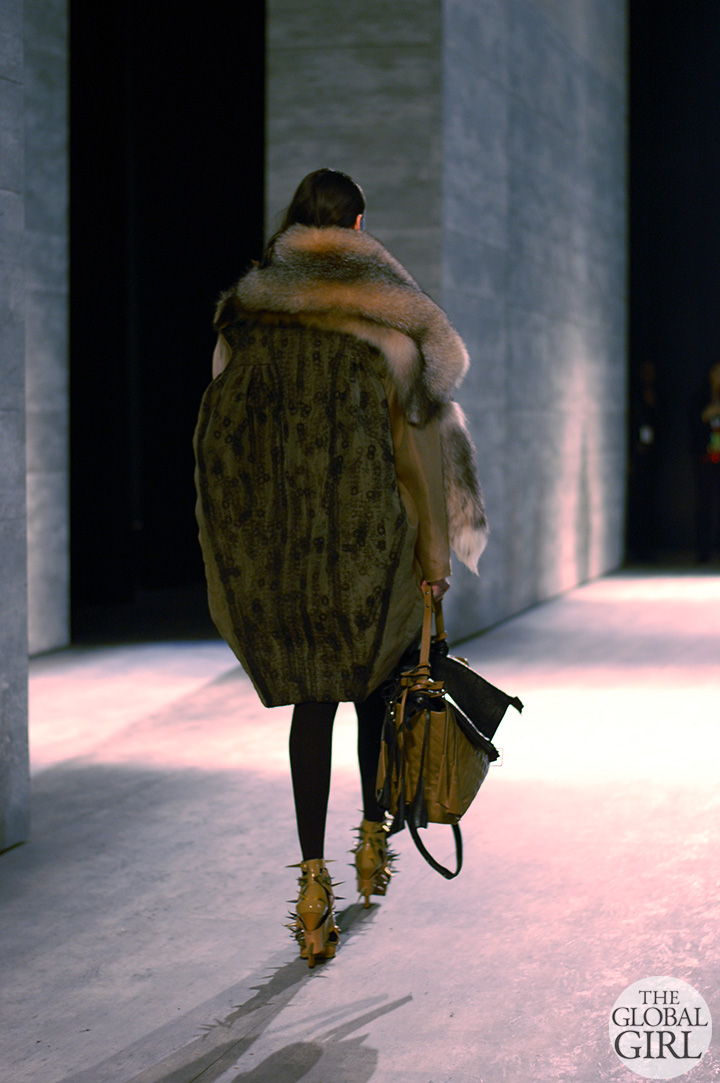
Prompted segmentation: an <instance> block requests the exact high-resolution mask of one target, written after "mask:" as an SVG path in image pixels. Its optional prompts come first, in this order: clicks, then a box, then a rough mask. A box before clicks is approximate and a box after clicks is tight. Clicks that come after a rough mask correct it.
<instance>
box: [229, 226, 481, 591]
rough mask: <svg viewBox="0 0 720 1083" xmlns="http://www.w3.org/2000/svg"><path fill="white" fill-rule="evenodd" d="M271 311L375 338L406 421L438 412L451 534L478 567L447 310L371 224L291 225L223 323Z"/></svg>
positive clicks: (476, 515)
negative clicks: (360, 227)
mask: <svg viewBox="0 0 720 1083" xmlns="http://www.w3.org/2000/svg"><path fill="white" fill-rule="evenodd" d="M248 318H250V319H253V318H254V319H265V320H267V319H270V320H272V321H275V320H276V319H277V320H282V321H283V322H284V321H288V322H292V323H301V324H304V325H310V326H314V327H320V328H324V329H326V330H332V331H340V332H342V333H345V334H350V335H354V336H355V337H356V338H358V339H361V340H362V341H364V342H367V343H369V344H370V345H372V346H375V347H376V348H377V349H378V350H380V352H381V354H382V355H383V357H384V358H385V361H386V363H387V369H388V375H389V377H390V379H391V380H392V382H393V384H394V386H395V388H396V391H397V396H398V402H399V404H400V406H401V408H402V410H403V412H404V414H405V416H406V417H407V418H408V420H409V421H410V422H411V423H412V424H415V425H421V426H422V425H425V424H427V422H428V421H430V420H431V419H432V418H434V417H439V420H440V426H441V440H442V448H443V470H444V475H445V495H446V504H447V509H448V521H449V528H450V541H451V544H452V546H453V549H454V550H455V552H456V553H457V555H458V556H459V557H460V559H461V560H462V561H463V562H464V563H465V564H467V566H468V567H469V568H470V569H471V570H472V571H476V570H477V562H478V559H479V557H480V554H481V553H482V551H483V549H484V547H485V543H486V541H487V521H486V518H485V508H484V503H483V497H482V490H481V488H480V483H479V480H478V477H477V466H476V460H475V449H474V447H473V444H472V441H471V439H470V436H469V433H468V431H467V426H466V424H465V418H464V416H463V413H462V411H461V410H460V408H459V407H458V406H457V404H456V403H454V402H453V401H452V395H453V392H454V391H455V389H456V388H457V386H458V385H459V383H460V382H461V380H462V379H463V377H464V375H465V373H466V371H467V367H468V363H469V362H468V355H467V350H466V348H465V344H464V343H463V341H462V339H461V338H460V336H459V335H458V333H457V331H456V330H455V329H454V328H453V326H452V324H451V323H450V321H449V319H448V317H447V315H446V314H445V313H444V312H443V310H442V309H441V308H439V307H438V306H437V305H436V304H435V302H434V301H432V300H431V298H430V297H428V296H427V294H425V293H423V291H422V290H421V289H420V287H419V286H418V285H417V283H416V282H415V281H414V279H413V278H412V277H411V275H410V274H408V272H407V271H406V270H405V269H404V268H403V267H402V265H401V264H400V263H398V261H397V260H396V259H395V258H394V257H393V256H392V255H391V254H390V253H389V252H388V251H387V250H386V249H385V248H384V247H383V245H381V244H380V242H379V241H378V240H376V239H375V238H374V237H372V236H370V235H369V234H367V233H363V232H360V231H357V230H349V229H340V228H326V229H315V228H311V227H308V226H292V227H290V229H288V230H286V231H285V233H282V234H281V235H280V236H279V237H278V239H277V241H276V242H275V245H274V249H273V252H272V256H271V259H270V261H269V263H267V264H266V265H265V266H260V267H255V268H253V269H252V270H250V271H249V272H248V273H247V274H246V275H245V276H244V277H243V278H241V279H240V281H239V282H238V283H237V284H236V285H235V286H234V287H233V288H232V289H230V290H228V291H227V292H226V293H224V294H223V295H222V296H221V298H220V301H219V302H218V306H217V310H216V313H215V327H216V329H217V330H218V331H219V332H222V328H223V327H224V326H226V325H227V324H228V323H231V322H233V321H234V320H238V319H248Z"/></svg>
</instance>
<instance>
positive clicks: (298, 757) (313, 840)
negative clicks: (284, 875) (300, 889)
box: [290, 691, 385, 861]
mask: <svg viewBox="0 0 720 1083" xmlns="http://www.w3.org/2000/svg"><path fill="white" fill-rule="evenodd" d="M337 707H338V705H337V703H298V704H296V706H295V709H294V710H293V717H292V725H291V727H290V770H291V773H292V783H293V794H294V797H295V814H296V816H297V827H298V836H299V838H300V849H301V852H302V856H303V861H309V860H310V859H311V858H317V857H323V848H324V843H325V821H326V819H327V807H328V798H329V796H330V765H331V756H332V730H333V722H334V721H335V712H336V711H337ZM355 710H356V711H357V716H358V761H359V764H360V781H361V784H362V795H363V815H364V817H365V819H366V820H376V821H377V820H382V819H383V810H382V809H381V808H380V806H379V805H378V803H377V800H376V798H375V777H376V774H377V765H378V757H379V755H380V740H381V737H382V724H383V717H384V714H385V702H384V700H383V697H382V695H381V694H380V692H379V691H375V692H372V693H371V695H370V696H368V698H367V699H366V700H365V702H364V703H356V704H355Z"/></svg>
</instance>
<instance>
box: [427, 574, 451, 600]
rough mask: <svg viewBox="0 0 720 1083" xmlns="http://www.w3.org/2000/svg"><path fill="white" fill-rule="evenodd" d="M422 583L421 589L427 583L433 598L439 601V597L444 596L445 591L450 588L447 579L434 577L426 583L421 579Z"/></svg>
mask: <svg viewBox="0 0 720 1083" xmlns="http://www.w3.org/2000/svg"><path fill="white" fill-rule="evenodd" d="M422 585H423V589H424V588H425V587H426V586H428V585H429V586H431V587H432V592H433V600H434V601H436V602H439V601H440V600H441V598H444V597H445V595H446V594H447V592H448V591H449V590H450V580H449V579H436V580H435V581H434V582H432V583H430V584H428V583H426V581H425V580H424V579H423V582H422Z"/></svg>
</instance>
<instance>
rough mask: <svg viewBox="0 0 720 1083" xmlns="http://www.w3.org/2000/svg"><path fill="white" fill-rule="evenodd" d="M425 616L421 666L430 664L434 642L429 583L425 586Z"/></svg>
mask: <svg viewBox="0 0 720 1083" xmlns="http://www.w3.org/2000/svg"><path fill="white" fill-rule="evenodd" d="M423 599H424V601H425V616H424V617H423V628H422V640H421V642H420V662H419V666H420V668H424V667H426V666H427V667H428V669H429V666H430V645H431V643H432V619H433V592H432V587H431V586H430V584H429V583H426V584H425V586H424V587H423Z"/></svg>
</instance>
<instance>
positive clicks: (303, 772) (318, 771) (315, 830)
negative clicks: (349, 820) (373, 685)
mask: <svg viewBox="0 0 720 1083" xmlns="http://www.w3.org/2000/svg"><path fill="white" fill-rule="evenodd" d="M336 711H337V703H298V704H296V706H295V709H294V710H293V717H292V725H291V727H290V771H291V773H292V783H293V794H294V797H295V814H296V816H297V826H298V836H299V838H300V849H301V851H302V856H303V861H310V860H311V859H313V858H320V857H323V856H324V855H323V850H324V845H325V821H326V819H327V807H328V798H329V796H330V765H331V756H332V731H333V722H334V721H335V712H336Z"/></svg>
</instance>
